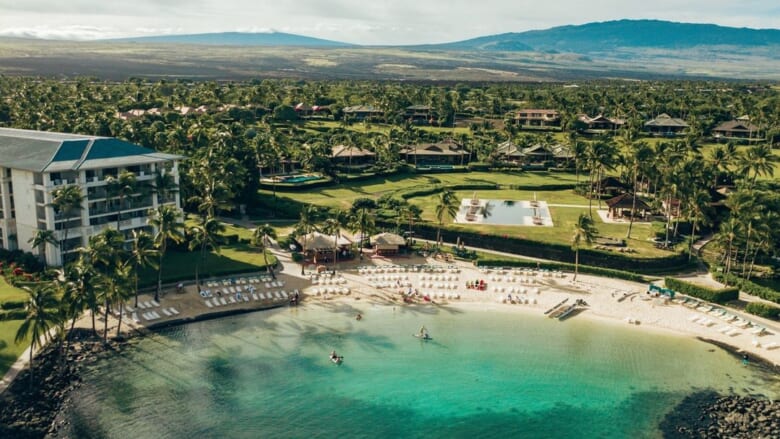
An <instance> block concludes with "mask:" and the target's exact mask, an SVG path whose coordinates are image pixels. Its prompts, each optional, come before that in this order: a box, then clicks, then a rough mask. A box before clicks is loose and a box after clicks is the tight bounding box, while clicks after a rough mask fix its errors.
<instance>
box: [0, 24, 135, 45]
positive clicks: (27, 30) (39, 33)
mask: <svg viewBox="0 0 780 439" xmlns="http://www.w3.org/2000/svg"><path fill="white" fill-rule="evenodd" d="M0 35H2V36H4V37H17V38H41V39H45V40H78V41H83V40H95V39H99V38H111V37H116V36H120V32H118V31H117V30H116V29H113V28H106V27H96V26H80V25H74V26H63V27H57V28H53V27H48V26H35V27H11V28H6V29H0Z"/></svg>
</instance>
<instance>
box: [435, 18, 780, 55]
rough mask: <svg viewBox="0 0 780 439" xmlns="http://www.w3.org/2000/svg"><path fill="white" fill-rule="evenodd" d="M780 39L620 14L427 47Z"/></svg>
mask: <svg viewBox="0 0 780 439" xmlns="http://www.w3.org/2000/svg"><path fill="white" fill-rule="evenodd" d="M772 45H780V30H778V29H748V28H734V27H724V26H717V25H714V24H690V23H673V22H669V21H660V20H619V21H607V22H602V23H588V24H583V25H578V26H560V27H554V28H551V29H547V30H534V31H528V32H521V33H505V34H499V35H490V36H484V37H479V38H474V39H470V40H465V41H458V42H454V43H446V44H436V45H426V46H420V47H421V48H425V49H448V50H493V51H540V52H550V51H557V52H574V53H593V52H604V51H608V50H614V49H619V48H622V49H631V48H635V49H647V48H659V49H670V50H679V49H688V48H693V47H700V46H739V47H753V48H756V47H762V46H772Z"/></svg>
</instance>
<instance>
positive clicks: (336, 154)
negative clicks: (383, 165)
mask: <svg viewBox="0 0 780 439" xmlns="http://www.w3.org/2000/svg"><path fill="white" fill-rule="evenodd" d="M330 161H331V163H333V164H334V165H336V166H342V167H348V168H365V167H368V166H371V165H373V164H374V163H375V162H376V153H375V152H373V151H369V150H367V149H362V148H359V147H357V146H351V145H350V146H346V145H336V146H334V147H333V150H332V152H331V155H330Z"/></svg>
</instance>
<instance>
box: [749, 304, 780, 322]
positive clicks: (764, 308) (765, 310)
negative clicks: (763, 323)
mask: <svg viewBox="0 0 780 439" xmlns="http://www.w3.org/2000/svg"><path fill="white" fill-rule="evenodd" d="M745 311H747V312H749V313H750V314H753V315H755V316H759V317H765V318H767V319H777V318H778V317H780V308H778V307H776V306H772V305H769V304H768V303H763V302H750V303H748V304H747V306H745Z"/></svg>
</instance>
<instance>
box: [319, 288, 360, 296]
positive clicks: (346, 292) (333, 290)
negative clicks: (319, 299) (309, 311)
mask: <svg viewBox="0 0 780 439" xmlns="http://www.w3.org/2000/svg"><path fill="white" fill-rule="evenodd" d="M351 292H352V291H351V290H350V289H349V288H348V287H317V288H312V290H311V293H312V294H313V295H315V296H323V295H328V294H341V295H342V296H344V295H347V296H348V295H349V294H350V293H351Z"/></svg>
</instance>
